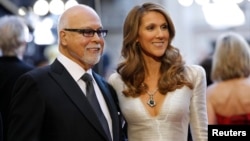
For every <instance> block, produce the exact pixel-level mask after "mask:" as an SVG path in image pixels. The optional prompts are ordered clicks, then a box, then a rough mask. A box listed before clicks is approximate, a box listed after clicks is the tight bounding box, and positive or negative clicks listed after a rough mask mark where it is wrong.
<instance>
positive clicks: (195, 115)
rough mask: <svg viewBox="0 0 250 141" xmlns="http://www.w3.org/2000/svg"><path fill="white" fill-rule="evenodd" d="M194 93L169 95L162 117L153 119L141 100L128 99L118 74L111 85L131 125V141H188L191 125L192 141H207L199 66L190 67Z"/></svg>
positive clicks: (202, 74) (185, 90) (203, 84)
mask: <svg viewBox="0 0 250 141" xmlns="http://www.w3.org/2000/svg"><path fill="white" fill-rule="evenodd" d="M187 69H188V76H189V78H190V79H191V80H192V82H193V84H194V89H193V90H191V89H189V88H188V87H186V86H185V87H183V88H181V89H177V90H175V91H173V92H169V93H168V94H167V96H166V97H165V100H164V103H163V104H162V108H161V110H160V113H159V115H157V116H156V117H152V116H151V115H150V114H149V113H148V111H147V110H146V108H145V107H144V105H143V103H142V101H141V100H140V98H132V97H125V96H124V95H123V94H122V90H123V89H124V88H125V87H126V86H125V84H124V83H123V82H122V80H121V78H120V75H119V74H118V73H113V74H111V76H110V78H109V80H108V81H109V83H110V84H111V85H112V86H113V87H114V89H115V90H116V92H117V96H118V100H119V105H120V108H121V112H122V114H123V115H124V117H125V119H126V121H127V123H128V141H186V140H187V134H188V125H189V123H190V126H191V130H192V138H193V141H207V112H206V99H205V98H206V80H205V71H204V69H203V68H201V67H200V66H196V65H193V66H187Z"/></svg>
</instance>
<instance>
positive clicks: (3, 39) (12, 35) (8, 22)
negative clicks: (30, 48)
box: [0, 15, 29, 54]
mask: <svg viewBox="0 0 250 141" xmlns="http://www.w3.org/2000/svg"><path fill="white" fill-rule="evenodd" d="M0 35H1V36H0V48H1V49H2V52H3V54H13V53H15V54H16V50H18V49H19V48H20V47H22V46H23V45H24V44H25V43H26V42H27V41H28V36H29V29H28V26H27V25H26V23H25V21H24V20H23V19H22V18H21V17H18V16H14V15H7V16H3V17H1V18H0Z"/></svg>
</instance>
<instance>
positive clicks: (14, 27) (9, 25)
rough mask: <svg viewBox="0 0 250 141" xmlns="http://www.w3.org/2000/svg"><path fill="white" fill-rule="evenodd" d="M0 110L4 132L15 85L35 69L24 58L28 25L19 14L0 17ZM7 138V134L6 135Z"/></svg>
mask: <svg viewBox="0 0 250 141" xmlns="http://www.w3.org/2000/svg"><path fill="white" fill-rule="evenodd" d="M0 35H1V37H0V49H1V51H2V56H1V57H0V110H1V113H2V118H3V126H4V128H3V132H4V134H5V131H6V130H7V129H6V120H7V119H6V117H7V114H8V110H7V109H8V105H9V102H10V95H11V92H12V89H13V86H14V84H15V82H16V80H17V78H18V77H19V76H21V75H22V74H24V73H25V72H27V71H29V70H31V69H33V66H30V65H29V64H26V63H25V62H24V61H23V60H22V59H23V56H24V53H25V49H26V43H27V42H26V41H27V40H28V37H29V30H28V27H27V25H26V23H25V21H24V20H23V19H21V18H20V17H18V16H4V17H1V18H0ZM4 138H5V136H4Z"/></svg>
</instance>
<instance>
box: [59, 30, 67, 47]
mask: <svg viewBox="0 0 250 141" xmlns="http://www.w3.org/2000/svg"><path fill="white" fill-rule="evenodd" d="M59 36H60V38H59V39H60V41H59V42H60V44H62V45H67V38H66V37H67V34H66V33H65V32H64V31H60V32H59Z"/></svg>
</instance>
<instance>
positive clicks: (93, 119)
mask: <svg viewBox="0 0 250 141" xmlns="http://www.w3.org/2000/svg"><path fill="white" fill-rule="evenodd" d="M51 70H52V71H51V76H52V77H53V78H54V79H55V81H57V83H58V84H59V85H60V86H61V88H62V89H63V90H64V92H65V93H66V95H67V96H68V97H69V99H70V100H71V101H72V102H73V103H74V104H75V105H76V107H77V108H78V109H79V110H80V112H81V113H82V114H83V116H84V117H86V119H87V120H89V122H90V123H92V125H93V126H94V127H95V128H96V130H98V131H99V132H100V133H101V134H102V135H103V136H105V138H107V137H106V135H105V132H104V131H103V129H102V127H101V124H100V122H99V120H98V118H97V116H96V115H95V113H94V111H93V110H92V108H91V105H90V104H89V103H88V100H87V98H86V97H85V96H84V94H83V92H82V91H81V89H80V87H79V86H78V85H77V83H76V82H75V81H74V79H73V78H72V77H71V75H70V74H69V73H68V71H67V70H66V69H65V68H64V67H63V65H62V64H61V63H60V62H59V61H58V60H55V62H54V63H53V64H51ZM107 140H108V139H107Z"/></svg>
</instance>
